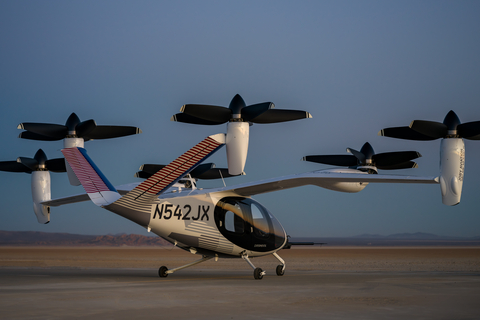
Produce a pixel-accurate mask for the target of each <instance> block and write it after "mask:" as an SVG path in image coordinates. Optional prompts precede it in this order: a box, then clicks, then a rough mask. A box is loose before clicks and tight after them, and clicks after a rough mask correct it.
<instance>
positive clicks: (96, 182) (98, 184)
mask: <svg viewBox="0 0 480 320" xmlns="http://www.w3.org/2000/svg"><path fill="white" fill-rule="evenodd" d="M62 153H63V155H64V156H65V159H66V160H67V162H68V164H69V165H70V166H71V167H72V170H73V172H74V173H75V175H76V176H77V178H78V180H79V181H80V183H81V184H82V186H83V188H84V189H85V192H87V194H88V196H89V197H90V199H91V200H92V201H93V202H94V203H95V204H96V205H97V206H104V205H108V204H110V203H112V202H114V201H116V200H118V199H119V198H120V195H119V194H118V192H117V190H116V189H115V187H114V186H113V185H112V184H111V183H110V182H109V181H108V179H107V178H106V177H105V176H104V175H103V173H102V172H101V171H100V169H98V167H97V166H96V165H95V163H94V162H93V161H92V159H90V157H89V156H88V155H87V151H86V150H85V149H84V148H78V147H77V148H66V149H62Z"/></svg>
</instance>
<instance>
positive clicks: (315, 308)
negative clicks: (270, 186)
mask: <svg viewBox="0 0 480 320" xmlns="http://www.w3.org/2000/svg"><path fill="white" fill-rule="evenodd" d="M279 255H280V256H281V257H282V258H283V259H284V260H285V261H286V266H287V271H286V273H285V275H284V276H282V277H278V276H276V275H275V267H276V265H277V264H278V261H277V260H276V259H275V258H274V257H272V256H267V257H261V258H256V259H252V262H253V263H254V264H255V265H256V266H257V267H261V268H263V269H264V270H266V271H267V275H266V276H265V277H264V278H263V279H262V280H255V279H254V278H253V270H252V269H251V268H250V267H249V266H248V265H247V263H246V262H245V261H243V260H241V259H220V260H219V261H214V260H210V261H207V262H205V263H202V264H199V265H196V266H194V267H192V268H189V269H185V270H181V271H178V272H176V273H174V274H171V275H169V276H168V277H167V278H159V277H158V275H157V270H158V267H159V266H161V265H165V266H167V267H171V268H172V267H177V266H180V265H183V264H187V263H190V262H192V261H194V260H196V259H197V258H200V257H199V256H197V255H192V254H190V253H188V252H185V251H182V250H179V249H176V248H171V247H170V248H165V247H119V248H112V247H0V310H1V311H0V318H1V319H65V318H79V319H81V318H89V319H131V318H142V319H158V318H161V319H163V318H166V317H168V318H173V319H320V318H321V319H405V318H414V319H479V318H480V302H479V301H480V248H479V247H464V248H458V247H455V248H451V247H392V248H385V247H381V248H375V247H355V248H349V247H335V248H328V247H313V248H312V247H295V248H293V249H290V250H282V251H280V252H279Z"/></svg>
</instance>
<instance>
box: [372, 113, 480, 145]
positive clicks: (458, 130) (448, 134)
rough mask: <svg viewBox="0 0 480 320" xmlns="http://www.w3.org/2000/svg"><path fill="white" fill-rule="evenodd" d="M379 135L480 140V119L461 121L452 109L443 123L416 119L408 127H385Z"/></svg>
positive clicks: (407, 137)
mask: <svg viewBox="0 0 480 320" xmlns="http://www.w3.org/2000/svg"><path fill="white" fill-rule="evenodd" d="M378 135H379V136H385V137H391V138H398V139H407V140H419V141H428V140H435V139H440V138H465V139H469V140H480V121H473V122H467V123H461V122H460V119H459V118H458V116H457V114H456V113H455V112H453V111H452V110H450V111H449V112H448V113H447V115H446V116H445V119H444V120H443V123H441V122H436V121H425V120H414V121H412V122H411V123H410V125H409V126H408V127H393V128H385V129H383V130H380V132H378Z"/></svg>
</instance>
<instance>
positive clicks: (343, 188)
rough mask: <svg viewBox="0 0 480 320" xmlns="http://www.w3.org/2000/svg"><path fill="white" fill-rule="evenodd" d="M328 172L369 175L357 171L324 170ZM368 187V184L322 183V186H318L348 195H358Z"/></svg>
mask: <svg viewBox="0 0 480 320" xmlns="http://www.w3.org/2000/svg"><path fill="white" fill-rule="evenodd" d="M323 171H328V172H335V173H361V174H368V173H366V172H363V171H360V170H356V169H330V170H323ZM367 185H368V182H328V181H322V182H321V184H318V185H317V186H319V187H322V188H325V189H329V190H333V191H340V192H347V193H356V192H360V191H362V190H363V189H365V187H366V186H367Z"/></svg>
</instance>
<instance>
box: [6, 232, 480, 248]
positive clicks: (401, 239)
mask: <svg viewBox="0 0 480 320" xmlns="http://www.w3.org/2000/svg"><path fill="white" fill-rule="evenodd" d="M290 241H298V242H304V241H308V242H315V243H326V244H327V245H328V246H480V237H470V238H467V237H448V236H439V235H435V234H431V233H423V232H416V233H397V234H392V235H388V236H383V235H378V234H362V235H358V236H353V237H292V238H291V239H290ZM166 245H171V244H170V243H169V242H167V241H166V240H164V239H162V238H160V237H156V236H153V237H148V236H143V235H138V234H117V235H83V234H71V233H51V232H37V231H0V246H114V247H120V246H166Z"/></svg>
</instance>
